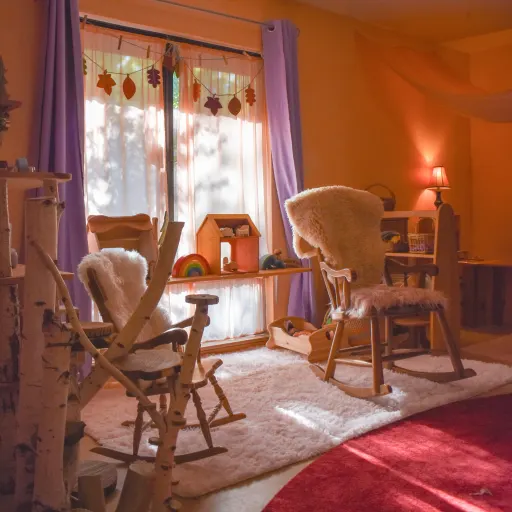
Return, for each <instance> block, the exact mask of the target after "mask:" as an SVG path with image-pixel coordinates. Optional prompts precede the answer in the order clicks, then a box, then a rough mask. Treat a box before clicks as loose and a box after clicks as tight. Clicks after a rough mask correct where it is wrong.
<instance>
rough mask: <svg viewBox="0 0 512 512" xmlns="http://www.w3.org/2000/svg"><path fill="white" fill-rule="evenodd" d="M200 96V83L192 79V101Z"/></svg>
mask: <svg viewBox="0 0 512 512" xmlns="http://www.w3.org/2000/svg"><path fill="white" fill-rule="evenodd" d="M200 97H201V84H200V83H199V82H198V81H197V80H194V83H193V85H192V98H193V99H194V101H197V100H198V99H199V98H200Z"/></svg>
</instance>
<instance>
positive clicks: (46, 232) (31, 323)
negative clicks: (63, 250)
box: [15, 197, 57, 512]
mask: <svg viewBox="0 0 512 512" xmlns="http://www.w3.org/2000/svg"><path fill="white" fill-rule="evenodd" d="M25 241H26V244H25V247H26V269H25V283H24V301H23V303H24V304H23V308H24V309H23V330H22V338H21V349H20V397H19V407H18V418H17V420H18V431H17V446H16V448H17V449H16V498H15V503H16V511H17V512H23V511H25V510H31V507H32V498H33V491H34V470H35V456H36V450H37V442H36V439H37V429H38V424H39V418H40V415H41V385H42V373H43V366H42V363H41V361H42V356H43V349H44V336H43V331H42V325H43V315H44V310H45V309H46V308H48V307H50V308H53V305H54V303H55V296H56V295H55V294H56V288H55V282H54V280H53V277H52V275H51V274H50V272H48V271H47V269H46V267H45V265H44V263H43V262H42V261H41V259H40V258H39V257H38V255H37V253H36V251H35V249H34V248H33V245H32V243H33V242H34V241H35V242H38V243H39V244H40V245H41V247H43V248H44V250H45V251H46V252H47V253H48V254H49V255H50V257H51V258H52V259H53V260H56V258H57V201H56V200H55V199H54V198H49V197H40V198H35V199H28V200H26V201H25Z"/></svg>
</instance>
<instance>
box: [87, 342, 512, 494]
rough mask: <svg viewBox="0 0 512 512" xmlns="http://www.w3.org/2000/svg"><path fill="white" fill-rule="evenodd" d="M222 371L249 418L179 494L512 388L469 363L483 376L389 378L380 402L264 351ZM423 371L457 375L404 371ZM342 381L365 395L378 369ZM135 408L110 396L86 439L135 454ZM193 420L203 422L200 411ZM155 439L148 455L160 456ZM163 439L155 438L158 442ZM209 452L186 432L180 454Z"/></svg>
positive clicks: (183, 475)
mask: <svg viewBox="0 0 512 512" xmlns="http://www.w3.org/2000/svg"><path fill="white" fill-rule="evenodd" d="M222 359H223V360H224V365H223V366H222V367H221V368H220V369H219V370H218V371H217V377H218V379H219V382H220V383H221V385H222V386H223V388H224V390H225V391H226V394H227V396H228V397H229V399H230V401H231V405H232V407H233V409H234V412H245V413H246V414H247V419H245V420H242V421H238V422H235V423H231V424H229V425H225V426H222V427H219V428H216V429H214V430H213V439H214V443H215V444H216V445H217V446H224V447H226V448H228V450H229V451H228V452H227V453H224V454H221V455H217V456H214V457H211V458H208V459H203V460H200V461H197V462H194V463H188V464H182V465H180V466H177V468H176V470H175V475H174V476H175V478H176V479H178V480H179V484H178V485H177V487H176V488H175V490H176V493H177V494H179V495H181V496H184V497H197V496H200V495H203V494H206V493H209V492H212V491H216V490H219V489H222V488H224V487H228V486H230V485H233V484H236V483H238V482H242V481H244V480H247V479H250V478H254V477H256V476H258V475H261V474H263V473H267V472H269V471H274V470H277V469H279V468H282V467H284V466H287V465H289V464H293V463H295V462H298V461H301V460H305V459H309V458H311V457H314V456H317V455H319V454H321V453H323V452H325V451H327V450H329V449H330V448H333V447H334V446H336V445H338V444H340V443H342V442H343V441H346V440H348V439H351V438H353V437H356V436H359V435H361V434H364V433H365V432H368V431H370V430H373V429H376V428H378V427H381V426H383V425H387V424H389V423H393V422H395V421H398V420H400V419H402V418H405V417H407V416H410V415H412V414H415V413H418V412H421V411H425V410H427V409H431V408H434V407H437V406H440V405H443V404H447V403H450V402H455V401H459V400H462V399H465V398H469V397H473V396H476V395H478V394H481V393H484V392H486V391H489V390H491V389H494V388H497V387H499V386H501V385H504V384H506V383H508V382H512V368H511V367H508V366H504V365H500V364H490V363H482V362H477V361H465V367H466V368H473V369H474V370H475V371H476V372H477V376H476V377H473V378H470V379H465V380H461V381H458V382H454V383H450V384H436V383H433V382H430V381H427V380H424V379H418V378H414V377H410V376H408V375H401V374H398V373H393V372H390V371H387V370H385V382H387V383H389V384H391V386H392V387H393V393H391V394H390V395H387V396H385V397H380V398H377V399H372V400H360V399H357V398H352V397H350V396H348V395H346V394H345V393H343V392H342V391H340V390H339V389H338V388H336V387H334V386H332V385H329V384H326V383H324V382H322V381H320V380H319V379H318V378H317V377H315V376H314V374H313V373H312V372H311V370H310V369H309V367H308V363H307V362H306V361H305V360H304V359H303V358H302V357H300V356H298V355H296V354H293V353H291V352H287V351H281V350H268V349H265V348H262V349H257V350H252V351H247V352H239V353H233V354H225V355H223V356H222ZM403 366H404V367H405V366H406V367H408V368H411V369H415V370H429V371H434V370H437V371H449V370H451V367H450V363H449V360H448V358H447V357H432V356H420V357H417V358H414V359H409V360H407V361H404V362H403ZM336 377H337V378H338V379H340V380H343V381H346V382H347V381H348V382H350V383H351V384H353V385H357V386H369V385H370V383H371V370H369V369H364V368H355V367H350V366H338V368H337V372H336ZM200 391H201V396H202V398H203V403H204V405H205V406H206V408H207V409H210V408H211V407H212V406H213V405H214V403H215V400H214V395H213V393H211V389H208V388H207V389H202V390H200ZM135 409H136V404H135V400H134V399H132V398H126V397H125V395H124V392H123V390H122V389H104V390H102V391H101V392H100V393H99V394H98V395H97V396H96V397H95V398H94V399H93V400H92V401H91V403H90V404H89V405H88V406H87V407H86V408H85V409H84V411H83V420H84V421H85V422H86V423H87V430H86V431H87V433H88V434H89V435H90V436H91V437H93V438H94V439H95V440H96V441H98V442H99V443H100V444H102V445H104V446H108V447H111V448H116V449H122V450H125V451H127V452H129V453H131V446H132V429H131V428H129V427H123V426H121V422H122V421H124V420H126V419H133V418H134V416H135ZM187 417H189V418H190V419H192V418H193V417H194V407H193V406H192V404H190V405H189V407H188V409H187ZM149 435H150V434H149V433H146V434H145V436H144V438H143V443H142V446H141V454H153V453H154V450H155V449H154V448H153V447H152V446H150V445H149V444H148V443H147V439H148V437H149ZM151 435H154V432H153V433H151ZM204 448H206V444H205V442H204V439H203V438H202V436H201V433H200V432H199V431H197V430H192V431H187V430H185V431H183V432H181V433H180V435H179V438H178V449H177V453H184V452H187V451H195V450H201V449H204Z"/></svg>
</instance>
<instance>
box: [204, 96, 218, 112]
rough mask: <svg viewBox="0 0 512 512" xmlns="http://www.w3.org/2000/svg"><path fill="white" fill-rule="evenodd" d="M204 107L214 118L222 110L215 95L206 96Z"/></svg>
mask: <svg viewBox="0 0 512 512" xmlns="http://www.w3.org/2000/svg"><path fill="white" fill-rule="evenodd" d="M204 106H205V107H206V108H209V109H210V110H211V111H212V114H213V115H214V116H216V115H217V112H218V111H219V109H221V108H222V105H221V103H220V101H219V98H217V96H215V94H214V95H213V96H208V99H207V100H206V103H205V104H204Z"/></svg>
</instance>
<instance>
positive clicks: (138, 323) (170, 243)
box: [80, 222, 184, 407]
mask: <svg viewBox="0 0 512 512" xmlns="http://www.w3.org/2000/svg"><path fill="white" fill-rule="evenodd" d="M183 225H184V223H183V222H171V223H169V225H168V227H167V230H166V233H165V238H164V240H163V243H162V246H161V248H160V254H159V257H158V261H157V263H156V265H155V269H154V272H153V278H152V279H151V281H150V283H149V285H148V287H147V289H146V291H145V293H144V295H143V296H142V298H141V300H140V302H139V305H138V306H137V308H136V309H135V311H134V312H133V314H132V315H131V317H130V319H129V320H128V322H127V323H126V325H125V326H124V327H123V329H121V332H120V333H119V335H118V336H117V337H116V340H115V341H114V342H113V343H112V344H111V346H110V347H109V348H108V349H107V351H106V352H105V357H106V358H107V359H108V360H109V361H113V360H115V359H117V358H118V357H122V356H124V355H126V354H128V352H129V350H130V349H131V348H132V346H133V344H134V343H135V340H136V339H137V336H138V335H139V334H140V332H141V330H142V329H143V327H144V326H145V325H146V323H147V322H148V320H149V319H150V317H151V315H152V314H153V311H154V310H155V308H156V306H157V305H158V302H159V301H160V299H161V297H162V294H163V293H164V291H165V286H166V284H167V281H168V279H169V277H170V275H171V270H172V264H173V262H174V258H175V256H176V252H177V250H178V244H179V241H180V237H181V231H182V230H183ZM108 378H109V372H108V371H106V370H105V368H104V367H101V366H100V367H95V368H94V369H93V371H92V372H91V373H90V375H89V376H88V377H87V378H86V379H85V381H84V382H83V384H82V387H81V396H80V399H81V403H82V407H85V406H86V405H87V404H88V403H89V402H90V400H91V399H92V398H93V397H94V396H95V395H96V393H98V391H100V389H101V388H102V387H103V386H104V384H105V383H106V382H107V380H108ZM116 378H117V377H116Z"/></svg>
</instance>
